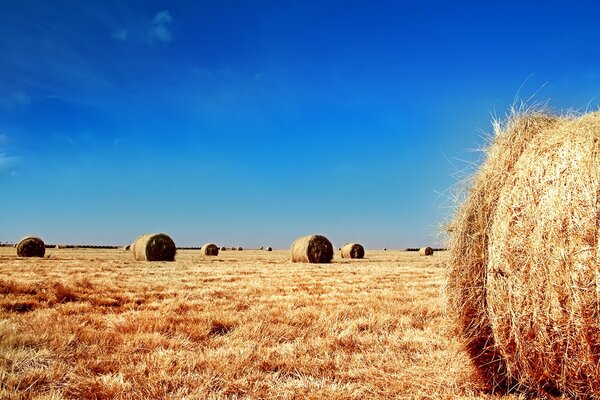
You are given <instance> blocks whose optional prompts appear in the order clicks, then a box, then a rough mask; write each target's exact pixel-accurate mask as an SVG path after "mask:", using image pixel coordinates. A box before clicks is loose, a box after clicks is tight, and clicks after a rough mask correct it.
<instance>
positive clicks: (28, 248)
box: [17, 236, 46, 257]
mask: <svg viewBox="0 0 600 400" xmlns="http://www.w3.org/2000/svg"><path fill="white" fill-rule="evenodd" d="M44 254H46V246H45V245H44V241H43V240H42V239H40V238H39V237H36V236H27V237H24V238H23V239H21V240H20V241H19V243H17V256H19V257H44Z"/></svg>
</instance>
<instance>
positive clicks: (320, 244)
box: [292, 235, 333, 264]
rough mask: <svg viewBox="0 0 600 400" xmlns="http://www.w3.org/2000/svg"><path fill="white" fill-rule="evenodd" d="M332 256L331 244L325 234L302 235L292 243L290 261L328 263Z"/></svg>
mask: <svg viewBox="0 0 600 400" xmlns="http://www.w3.org/2000/svg"><path fill="white" fill-rule="evenodd" d="M332 258H333V245H332V244H331V242H330V241H329V239H327V238H326V237H325V236H321V235H309V236H303V237H300V238H298V239H296V240H295V241H294V243H292V261H293V262H307V263H316V264H321V263H329V262H331V259H332Z"/></svg>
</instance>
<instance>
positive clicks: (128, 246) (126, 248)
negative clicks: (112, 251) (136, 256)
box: [123, 244, 131, 251]
mask: <svg viewBox="0 0 600 400" xmlns="http://www.w3.org/2000/svg"><path fill="white" fill-rule="evenodd" d="M123 250H127V251H129V250H131V245H130V244H128V245H126V246H125V247H123Z"/></svg>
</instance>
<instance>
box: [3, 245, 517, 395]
mask: <svg viewBox="0 0 600 400" xmlns="http://www.w3.org/2000/svg"><path fill="white" fill-rule="evenodd" d="M46 254H47V256H48V257H47V258H44V259H24V258H17V257H16V255H15V251H14V249H13V248H0V269H1V273H0V398H2V399H20V398H38V399H62V398H69V399H112V398H119V399H162V398H168V399H183V398H185V399H245V398H247V399H421V398H425V399H456V398H465V399H483V398H490V396H489V395H488V394H486V392H485V391H483V390H482V389H481V387H480V384H479V383H478V381H477V378H476V377H475V374H474V371H473V368H472V366H471V365H470V363H469V360H468V359H467V357H466V356H465V355H464V354H463V353H462V352H461V351H460V346H459V343H458V340H457V339H456V338H455V337H454V335H453V334H452V330H451V329H450V325H451V324H450V321H449V318H448V316H447V315H446V311H445V300H444V295H443V288H444V279H445V273H446V271H445V268H446V267H445V263H444V261H445V260H444V258H445V254H444V253H443V252H441V253H435V254H434V255H433V256H431V257H420V256H419V255H418V254H417V253H414V252H401V251H387V252H383V251H380V252H373V251H368V250H367V255H366V257H367V258H366V259H364V260H342V259H340V258H339V254H336V256H335V258H334V262H333V263H332V264H324V265H314V264H298V263H291V262H290V261H289V251H285V250H281V251H273V252H265V251H224V252H221V253H220V254H219V256H217V257H205V256H202V255H200V254H199V251H198V250H179V251H178V253H177V261H175V262H173V263H165V262H159V263H150V262H140V261H134V260H133V257H132V255H131V253H130V252H128V251H124V250H92V249H48V250H47V253H46ZM511 398H512V397H511ZM515 398H516V397H515Z"/></svg>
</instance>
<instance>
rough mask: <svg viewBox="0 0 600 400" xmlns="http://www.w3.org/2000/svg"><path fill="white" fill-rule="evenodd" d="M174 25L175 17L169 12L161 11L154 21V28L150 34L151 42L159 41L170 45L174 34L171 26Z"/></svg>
mask: <svg viewBox="0 0 600 400" xmlns="http://www.w3.org/2000/svg"><path fill="white" fill-rule="evenodd" d="M172 23H173V17H172V16H171V13H170V12H169V11H168V10H164V11H159V12H157V13H156V15H155V16H154V19H153V20H152V27H151V28H150V32H149V39H150V42H153V41H159V42H162V43H168V42H170V41H171V40H172V39H173V33H172V32H171V29H170V28H169V25H171V24H172Z"/></svg>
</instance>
